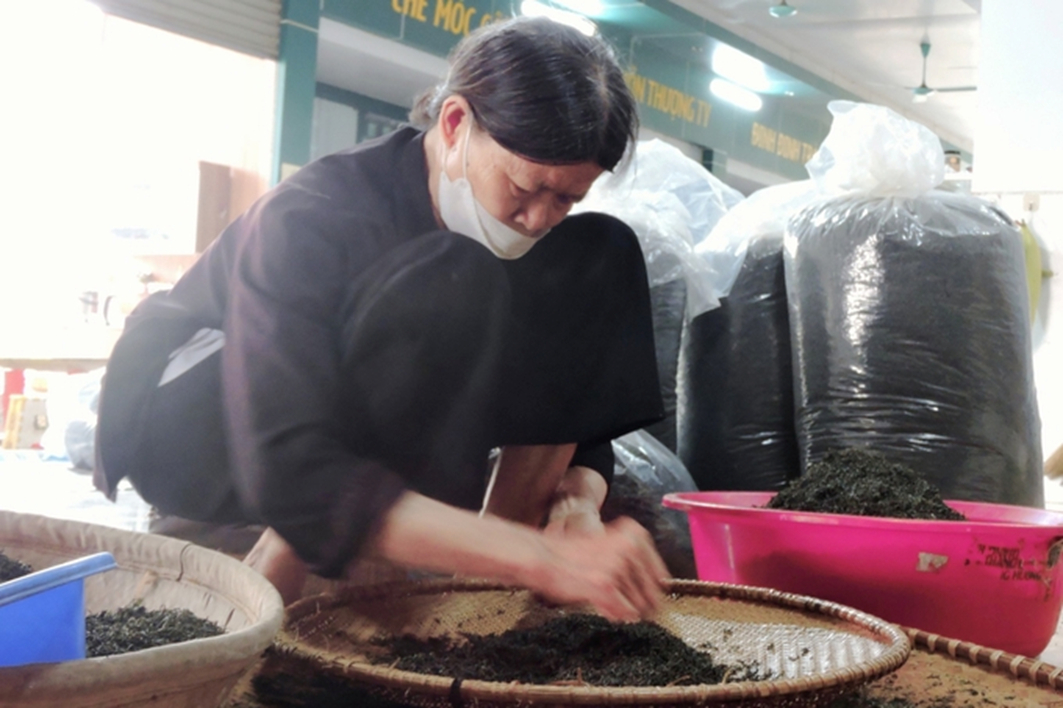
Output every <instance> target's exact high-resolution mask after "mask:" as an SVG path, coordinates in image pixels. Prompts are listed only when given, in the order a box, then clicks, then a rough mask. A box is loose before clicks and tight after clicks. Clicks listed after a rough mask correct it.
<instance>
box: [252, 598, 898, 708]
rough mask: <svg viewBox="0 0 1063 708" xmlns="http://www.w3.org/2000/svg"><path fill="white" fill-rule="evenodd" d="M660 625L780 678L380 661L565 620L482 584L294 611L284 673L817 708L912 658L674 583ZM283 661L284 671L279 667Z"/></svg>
mask: <svg viewBox="0 0 1063 708" xmlns="http://www.w3.org/2000/svg"><path fill="white" fill-rule="evenodd" d="M668 590H669V594H668V596H667V598H666V601H665V604H664V607H663V609H662V611H661V612H660V614H659V616H658V618H657V620H656V621H657V622H658V623H659V624H661V625H662V626H663V627H665V628H667V629H668V630H669V631H671V632H673V633H674V634H676V635H677V636H679V637H680V638H682V639H683V640H684V641H686V642H687V643H688V644H690V645H692V646H699V647H704V646H710V647H712V651H713V659H714V660H715V661H716V662H717V663H723V664H729V665H730V664H738V663H741V662H750V661H753V662H756V664H757V665H758V666H759V667H760V668H761V670H762V671H766V672H769V674H770V678H768V679H765V680H762V681H744V682H736V683H724V684H717V685H696V686H662V687H593V686H582V685H581V686H571V685H565V686H558V685H529V684H510V683H497V682H488V681H477V680H472V679H468V680H462V681H458V680H455V679H454V678H453V677H443V676H429V675H425V674H417V673H412V672H408V671H399V670H396V669H392V668H389V667H387V666H383V665H380V664H372V663H370V662H369V657H370V656H372V655H373V654H374V653H379V649H378V648H376V647H375V646H374V645H373V644H371V642H370V640H371V639H372V638H374V637H380V636H382V635H383V636H387V635H400V634H407V633H408V634H413V635H415V636H418V637H421V638H426V637H431V636H450V637H457V636H460V633H472V634H492V633H499V632H504V631H506V630H509V629H512V628H514V627H516V626H521V627H527V626H534V625H536V624H539V623H543V622H546V621H547V620H549V619H551V618H553V617H556V616H558V615H559V614H560V613H562V612H564V610H561V609H557V608H549V607H546V606H544V605H543V604H542V603H540V602H539V601H537V600H536V599H535V598H534V597H533V596H532V595H531V594H530V593H528V592H526V591H523V590H514V589H511V588H507V587H504V586H500V585H497V584H491V583H486V582H481V581H454V580H437V581H423V582H414V583H392V584H385V585H377V586H369V587H360V588H359V587H353V588H347V589H345V590H343V591H342V592H340V593H337V594H335V595H321V596H317V597H311V598H305V599H303V600H300V601H299V602H297V603H295V604H294V605H292V606H290V607H289V608H288V619H287V621H286V623H285V628H284V629H283V630H282V631H281V633H280V634H279V635H278V637H277V640H276V642H275V649H276V651H275V652H274V657H273V659H272V660H271V661H273V662H274V664H275V665H274V667H272V668H271V669H270V670H271V671H281V672H283V671H285V668H284V663H285V662H289V666H290V667H291V670H292V671H297V672H303V673H305V672H307V671H313V672H320V673H321V674H325V675H329V676H332V677H336V678H342V679H344V680H345V681H347V682H350V683H351V684H354V685H356V686H358V687H361V688H365V689H367V690H369V691H371V692H372V693H374V694H376V695H379V696H381V697H383V698H386V699H390V700H395V701H400V702H402V703H404V704H409V705H416V706H428V707H436V706H438V707H439V708H444V707H445V708H451V707H452V706H456V705H469V706H478V707H482V708H494V707H502V706H579V705H584V706H585V705H641V706H658V707H663V706H688V705H707V704H712V705H743V706H815V705H824V704H825V703H826V702H828V701H829V700H830V699H833V698H834V697H836V696H837V695H839V694H841V693H844V692H846V691H849V690H852V689H854V688H856V687H857V686H859V685H860V684H862V683H864V682H867V681H870V680H872V679H874V678H877V677H879V676H882V675H884V674H887V673H889V672H891V671H894V670H895V669H897V668H898V667H899V666H901V665H902V664H903V663H904V661H905V660H906V659H907V658H908V654H909V651H910V647H909V643H908V638H907V637H906V636H905V634H904V633H903V632H902V631H901V630H900V629H899V628H898V627H896V626H894V625H891V624H888V623H886V622H884V621H882V620H879V619H876V618H874V617H871V616H869V615H867V614H864V613H862V612H859V611H857V610H853V609H850V608H847V607H843V606H841V605H837V604H834V603H831V602H825V601H821V600H816V599H813V598H808V597H802V596H798V595H790V594H786V593H781V592H778V591H775V590H767V589H761V588H749V587H741V586H733V585H722V584H711V583H701V582H696V581H671V582H670V586H669V588H668ZM277 664H279V666H278V665H277Z"/></svg>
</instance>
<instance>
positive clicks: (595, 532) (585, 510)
mask: <svg viewBox="0 0 1063 708" xmlns="http://www.w3.org/2000/svg"><path fill="white" fill-rule="evenodd" d="M543 533H545V534H546V535H548V536H555V537H556V536H568V535H580V536H602V535H604V534H605V524H603V523H602V515H601V513H600V512H599V511H598V507H597V506H596V505H595V504H594V503H593V502H592V501H589V500H582V499H572V498H567V499H560V500H558V501H557V502H556V503H555V504H554V505H553V506H552V507H551V508H550V514H549V516H548V519H547V522H546V528H544V529H543Z"/></svg>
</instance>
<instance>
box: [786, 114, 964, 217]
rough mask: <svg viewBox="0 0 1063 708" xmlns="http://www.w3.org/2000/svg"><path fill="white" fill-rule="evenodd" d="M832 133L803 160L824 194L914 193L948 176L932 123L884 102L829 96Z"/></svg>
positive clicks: (929, 188)
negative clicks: (928, 124)
mask: <svg viewBox="0 0 1063 708" xmlns="http://www.w3.org/2000/svg"><path fill="white" fill-rule="evenodd" d="M827 108H828V110H830V112H831V114H833V115H834V121H833V123H832V124H831V129H830V133H829V134H828V135H827V137H826V139H825V140H824V141H823V144H822V145H821V146H820V148H819V150H817V151H816V154H814V155H813V156H812V159H811V160H809V161H808V163H807V164H806V165H805V169H806V170H808V174H809V176H810V177H811V178H812V182H813V183H814V184H815V185H816V189H818V190H819V191H820V192H821V193H822V194H823V195H825V196H837V195H841V194H846V193H850V192H859V193H863V194H874V195H878V196H916V195H920V194H925V193H926V192H929V191H930V190H931V189H934V188H935V187H937V186H938V185H939V184H941V182H942V181H943V180H944V179H945V151H944V150H943V149H942V148H941V140H939V139H938V137H937V136H936V135H934V133H933V132H931V130H930V129H929V128H927V127H926V126H924V125H920V124H919V123H916V122H915V121H911V120H908V119H907V118H905V117H904V116H902V115H900V114H899V113H897V112H895V111H893V110H892V109H889V108H886V107H885V106H876V105H874V104H870V103H854V102H853V101H831V102H830V103H829V104H827Z"/></svg>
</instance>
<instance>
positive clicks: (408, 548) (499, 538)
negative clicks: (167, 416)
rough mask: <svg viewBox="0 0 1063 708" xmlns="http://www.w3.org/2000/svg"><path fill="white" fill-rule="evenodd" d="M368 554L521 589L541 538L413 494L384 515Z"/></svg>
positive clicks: (539, 556) (540, 553) (539, 555)
mask: <svg viewBox="0 0 1063 708" xmlns="http://www.w3.org/2000/svg"><path fill="white" fill-rule="evenodd" d="M372 551H373V553H374V554H376V555H379V556H381V557H383V558H385V559H387V560H389V561H391V562H393V563H397V564H399V565H403V566H406V567H411V568H418V569H420V570H428V571H435V572H444V573H457V574H459V575H466V576H475V577H482V578H491V579H496V580H501V581H504V582H510V583H517V584H525V583H526V576H527V574H528V573H530V572H534V569H535V568H536V567H537V566H538V565H539V564H541V563H542V562H543V558H544V556H545V555H546V549H545V547H544V546H543V542H542V538H541V536H540V535H539V534H538V533H536V532H535V531H534V530H532V529H530V528H528V527H526V526H521V525H518V524H514V523H510V522H507V521H503V520H502V519H500V518H496V517H492V516H485V517H482V518H481V517H479V516H477V515H476V514H475V513H473V512H471V511H466V510H464V509H458V508H455V507H452V506H448V505H446V504H443V503H441V502H438V501H435V500H433V499H429V498H428V497H425V496H423V495H420V494H417V493H414V492H407V493H405V494H404V495H403V496H402V497H400V498H399V500H398V502H397V503H396V504H395V505H394V506H393V507H392V508H391V509H390V511H389V512H388V513H387V515H386V516H385V518H384V520H383V523H382V525H381V528H380V531H379V533H378V534H377V535H376V537H375V539H374V541H373V544H372Z"/></svg>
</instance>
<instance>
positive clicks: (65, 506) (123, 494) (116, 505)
mask: <svg viewBox="0 0 1063 708" xmlns="http://www.w3.org/2000/svg"><path fill="white" fill-rule="evenodd" d="M1045 500H1046V507H1047V508H1049V509H1051V510H1053V511H1060V512H1063V484H1061V483H1060V482H1059V481H1051V480H1045ZM0 509H3V510H9V511H17V512H21V513H30V514H41V515H44V516H54V517H57V518H64V519H72V520H75V521H84V522H88V523H94V524H101V525H104V526H111V527H115V528H120V529H126V530H131V531H147V530H148V524H149V519H150V506H149V505H148V504H147V503H146V502H144V500H143V499H141V498H140V497H139V496H138V495H137V493H136V491H135V490H133V488H132V487H130V486H129V483H128V482H127V481H126V482H123V483H122V484H121V486H120V487H119V491H118V498H117V501H116V502H111V501H108V500H107V499H106V498H105V497H104V496H103V495H102V494H100V493H99V492H98V491H96V490H95V489H94V488H93V486H92V476H91V475H90V474H88V473H84V472H76V471H72V470H71V469H70V468H69V465H68V463H67V462H65V461H58V460H44V459H41V457H40V456H39V455H38V454H37V453H34V452H31V451H25V452H23V451H8V450H4V451H0ZM1040 658H1041V659H1042V660H1044V661H1046V662H1047V663H1050V664H1053V665H1055V666H1063V627H1061V628H1060V629H1057V630H1056V635H1055V637H1054V638H1053V640H1052V642H1051V644H1049V646H1048V648H1047V649H1046V650H1045V651H1044V652H1043V653H1042V654H1041V657H1040Z"/></svg>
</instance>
